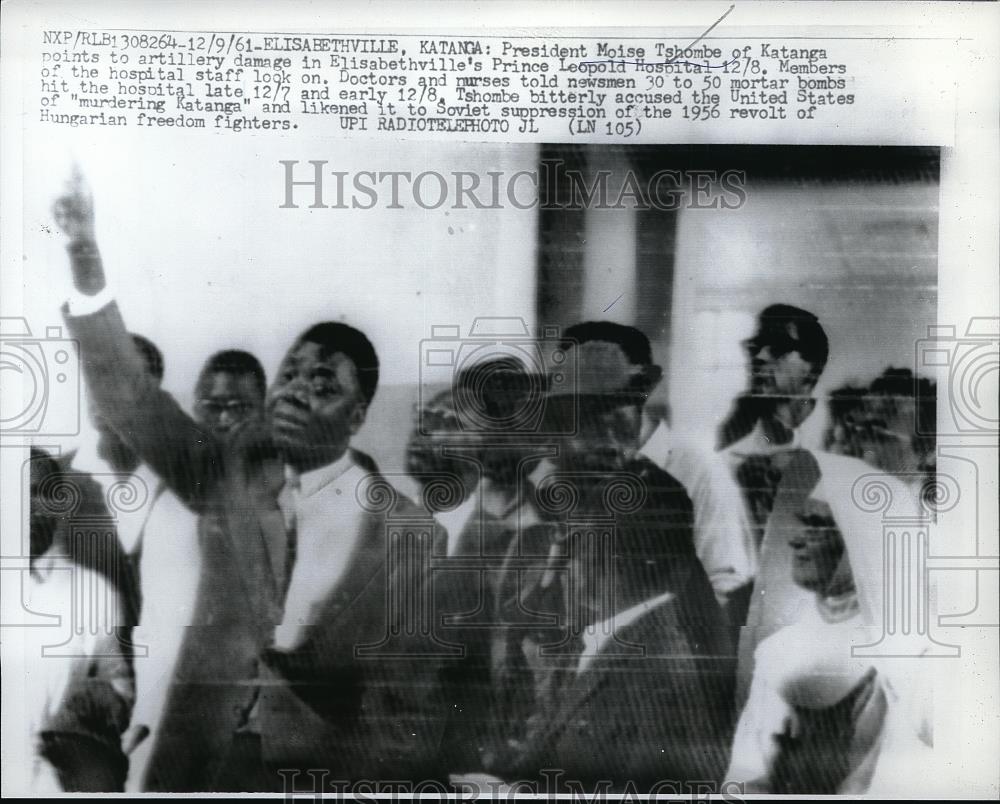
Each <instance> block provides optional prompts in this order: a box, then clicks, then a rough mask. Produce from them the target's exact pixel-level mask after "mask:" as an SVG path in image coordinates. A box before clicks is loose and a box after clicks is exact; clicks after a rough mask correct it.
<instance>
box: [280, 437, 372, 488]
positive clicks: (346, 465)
mask: <svg viewBox="0 0 1000 804" xmlns="http://www.w3.org/2000/svg"><path fill="white" fill-rule="evenodd" d="M355 465H356V464H355V463H354V458H353V457H352V456H351V451H350V449H347V450H344V454H343V455H341V456H340V457H339V458H337V460H335V461H334V462H333V463H328V464H327V465H326V466H321V467H319V468H318V469H310V470H309V471H308V472H303V473H302V474H299V473H298V472H297V471H295V469H293V468H292V467H291V466H289V465H288V464H285V483H286V484H289V485H292V486H297V487H298V489H299V493H300V494H301V496H303V497H311V496H312V495H314V494H316V493H317V492H318V491H320V490H322V489H323V488H325V487H326V486H328V485H330V484H331V483H332V482H333V481H334V480H336V479H337V478H339V477H340V476H341V475H343V474H344V473H345V472H346V471H347V470H348V469H351V468H352V467H354V466H355Z"/></svg>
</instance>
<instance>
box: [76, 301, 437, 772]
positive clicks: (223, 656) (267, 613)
mask: <svg viewBox="0 0 1000 804" xmlns="http://www.w3.org/2000/svg"><path fill="white" fill-rule="evenodd" d="M67 323H68V325H69V328H70V329H71V330H72V332H73V337H74V338H76V339H77V340H78V341H79V344H80V351H81V357H82V362H83V368H84V377H85V379H86V381H87V385H88V389H89V391H90V393H91V394H92V395H93V397H94V400H95V402H96V404H97V405H98V406H99V408H100V410H101V411H102V413H103V415H104V416H105V417H106V418H107V420H108V421H109V422H110V423H111V424H112V426H113V427H114V428H115V429H116V430H117V431H118V432H119V433H120V434H121V435H122V437H123V438H124V439H125V440H126V442H127V443H128V444H129V446H131V447H132V449H134V450H135V452H136V453H137V454H138V455H139V456H140V457H141V459H142V460H143V461H145V462H146V463H147V464H148V465H149V466H150V467H151V468H152V469H153V470H154V471H155V472H156V473H157V474H158V475H159V476H160V477H161V478H162V479H163V481H164V482H165V484H166V486H167V487H168V488H169V489H171V490H172V491H173V492H174V493H175V494H176V495H177V496H178V497H179V498H180V499H181V500H183V501H184V502H185V504H187V505H188V506H190V507H191V508H192V509H193V510H195V511H196V512H198V513H199V514H200V515H201V517H200V522H199V540H200V548H201V553H202V555H201V561H202V576H201V580H200V584H199V591H198V601H197V606H196V611H197V619H196V621H195V622H194V623H193V624H192V627H191V628H190V629H189V631H188V634H187V637H186V639H185V642H184V645H183V647H182V649H181V654H180V657H179V659H178V664H177V668H176V671H175V677H174V682H173V686H172V690H171V693H170V695H169V698H168V701H167V705H166V711H165V712H164V716H163V720H162V725H161V734H160V739H159V740H158V742H157V744H156V746H155V747H154V751H153V756H152V758H151V760H150V765H149V770H148V773H147V784H146V786H147V789H150V790H173V791H195V790H207V789H210V787H211V785H212V780H213V778H214V775H215V773H216V770H217V768H218V766H219V764H220V762H221V759H222V757H223V756H224V754H225V752H226V750H227V749H228V747H229V746H230V745H231V743H232V739H233V734H234V731H235V730H236V729H237V728H238V727H239V726H240V724H241V723H242V722H243V721H244V720H245V716H246V713H247V711H248V710H249V709H250V704H251V702H252V696H253V694H254V693H253V690H254V689H255V688H258V687H259V689H260V696H259V702H258V706H257V715H258V725H259V731H260V734H261V745H262V753H263V760H264V762H265V764H266V766H267V767H269V768H271V769H273V770H274V771H275V773H276V770H277V769H279V768H288V769H302V770H306V769H327V770H329V771H330V777H329V778H330V779H343V780H350V779H361V778H369V779H379V778H392V779H401V778H402V779H425V778H428V777H429V776H435V775H440V772H439V771H438V769H437V768H436V767H434V764H433V760H434V757H433V751H434V748H435V746H436V744H437V731H438V726H439V721H440V711H439V710H438V709H437V708H436V700H435V699H434V697H433V696H434V691H435V689H436V686H435V684H436V674H437V654H436V652H435V646H434V644H433V641H432V640H429V639H428V635H427V630H426V629H423V630H421V629H420V628H407V627H406V623H405V622H403V620H405V618H406V617H407V616H410V615H413V614H414V611H415V610H416V609H417V607H413V606H411V607H410V608H409V609H405V610H403V612H402V614H400V615H399V617H401V618H402V620H400V619H399V618H397V617H396V614H398V612H397V613H393V612H390V611H389V609H388V606H389V600H390V599H394V600H401V599H402V598H401V597H400V594H399V590H400V589H403V590H405V591H406V593H407V594H411V593H412V594H415V595H417V596H418V597H417V598H409V600H414V599H423V598H420V597H419V596H420V595H423V594H424V592H423V590H425V589H426V578H425V575H424V569H425V565H426V562H422V561H419V560H412V559H413V558H414V555H413V553H414V551H415V552H416V553H420V554H422V553H423V552H424V551H425V550H426V551H428V554H429V549H430V547H429V543H430V540H431V539H432V534H433V530H434V527H433V520H432V519H431V518H430V516H429V514H427V513H426V512H425V511H423V510H422V509H418V508H417V507H416V506H414V505H413V504H412V503H411V502H410V501H409V500H406V499H405V498H404V497H402V496H401V495H398V494H395V493H394V492H392V491H391V487H390V486H389V485H388V483H387V482H385V481H384V479H381V478H376V480H375V482H376V483H377V484H379V486H380V487H381V488H383V489H384V490H386V491H387V493H388V494H387V496H386V497H384V498H383V499H382V500H381V501H379V500H375V499H374V496H373V499H372V500H371V501H370V502H371V505H370V507H369V509H368V510H367V511H366V512H365V513H364V514H363V516H362V525H361V532H360V534H359V535H358V541H357V546H356V549H355V552H354V554H353V556H352V558H351V559H350V564H349V567H348V569H347V571H346V572H345V573H344V575H343V580H342V581H341V582H340V584H339V585H338V587H337V588H336V589H335V590H334V591H333V593H332V594H331V595H330V596H329V598H328V599H327V600H326V601H325V603H324V606H325V609H324V612H323V615H322V616H320V617H319V618H317V621H316V624H315V625H313V626H311V627H309V629H308V635H307V638H306V639H305V642H304V644H303V645H302V646H301V647H300V648H299V649H297V650H295V651H294V652H291V653H286V652H276V651H273V650H271V649H270V648H269V644H270V642H271V639H272V634H273V630H274V627H275V625H276V624H278V623H279V622H280V621H281V616H282V604H281V602H280V598H279V593H278V588H277V587H278V584H277V583H276V579H275V578H274V577H273V575H272V572H271V569H270V565H269V562H268V548H267V544H266V536H265V534H266V532H267V531H266V529H267V528H269V527H272V528H273V527H274V524H273V522H274V517H273V511H274V505H275V502H274V499H273V490H271V492H269V491H268V489H267V488H266V487H265V486H266V484H265V482H264V480H263V477H262V473H261V472H259V471H257V469H259V468H260V467H259V466H257V465H256V464H255V458H254V457H253V456H254V450H253V449H252V448H251V445H250V444H249V441H240V442H239V443H236V444H230V445H226V446H223V445H222V444H220V443H219V442H217V441H216V440H215V439H213V437H212V436H211V435H210V434H209V433H208V432H206V431H203V430H202V429H200V428H199V427H198V425H197V424H196V423H195V422H194V421H193V420H192V419H191V418H190V417H189V416H187V414H185V413H184V412H183V411H182V410H181V408H180V407H179V406H178V405H177V403H176V402H175V401H174V400H173V398H172V397H170V396H169V395H168V394H166V393H165V392H163V391H161V390H160V389H158V388H157V387H156V386H155V384H154V383H153V382H152V381H151V380H150V378H149V377H148V376H147V372H146V371H145V369H144V365H143V363H142V360H141V358H140V356H139V355H138V353H137V352H136V351H135V348H134V346H133V345H132V341H131V339H130V338H129V336H128V334H127V332H126V329H125V326H124V324H123V322H122V319H121V316H120V313H119V311H118V308H117V305H115V304H110V305H108V306H107V307H105V308H104V309H102V310H100V311H98V312H97V313H94V314H93V315H88V316H81V317H76V318H73V317H67ZM331 526H333V527H335V526H336V523H331ZM390 531H393V532H398V531H402V532H403V533H404V538H409V539H411V541H410V542H409V543H410V544H411V547H413V546H414V545H415V547H414V551H411V552H410V553H409V554H408V558H409V560H402V561H397V562H395V563H394V564H393V565H392V566H389V563H390V562H389V559H388V556H389V543H390V541H391V540H394V539H395V538H396V537H395V536H394V535H391V534H390ZM405 533H409V534H411V535H410V536H409V537H406V536H405ZM413 539H415V540H416V541H413ZM393 543H395V542H393ZM390 587H392V588H394V589H396V590H397V594H396V595H395V596H392V595H390V594H389V589H390ZM403 605H404V606H405V605H406V603H404V604H403ZM420 611H422V609H420ZM391 619H392V623H391V624H392V625H394V626H396V625H398V626H401V630H399V633H397V634H396V638H395V639H393V640H391V641H389V642H388V643H386V644H383V645H382V646H381V647H380V648H378V649H374V650H369V651H368V652H367V653H366V652H365V651H364V650H362V647H363V646H373V645H378V644H379V643H380V642H384V641H385V638H386V636H387V634H388V633H389V626H390V620H391ZM387 654H393V656H391V657H390V656H388V655H387ZM416 654H420V655H419V656H417V655H416ZM278 789H280V785H278Z"/></svg>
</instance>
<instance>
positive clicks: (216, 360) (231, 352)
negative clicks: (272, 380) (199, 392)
mask: <svg viewBox="0 0 1000 804" xmlns="http://www.w3.org/2000/svg"><path fill="white" fill-rule="evenodd" d="M218 373H224V374H249V375H250V376H252V377H253V378H254V382H255V384H256V385H257V390H259V391H260V392H261V394H262V395H263V394H264V393H265V392H266V391H267V376H266V375H265V374H264V367H263V366H262V365H261V364H260V361H259V360H258V359H257V358H256V357H254V356H253V355H252V354H250V353H249V352H244V351H243V350H242V349H225V350H224V351H221V352H216V353H215V354H214V355H212V356H211V357H210V358H208V360H206V361H205V366H204V368H202V370H201V374H200V375H199V380H201V379H202V378H204V377H207V376H208V375H209V374H218Z"/></svg>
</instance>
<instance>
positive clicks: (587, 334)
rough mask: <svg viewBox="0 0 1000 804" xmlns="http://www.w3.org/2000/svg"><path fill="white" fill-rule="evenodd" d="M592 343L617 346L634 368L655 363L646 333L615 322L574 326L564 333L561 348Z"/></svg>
mask: <svg viewBox="0 0 1000 804" xmlns="http://www.w3.org/2000/svg"><path fill="white" fill-rule="evenodd" d="M590 341H603V342H605V343H614V344H617V345H618V346H620V347H621V349H622V351H623V352H624V353H625V357H626V358H628V362H629V363H631V364H632V365H633V366H646V365H649V364H650V363H652V362H653V348H652V346H650V344H649V338H647V337H646V335H645V333H644V332H642V330H639V329H636V328H635V327H629V326H626V325H625V324H616V323H614V322H613V321H584V322H582V323H580V324H574V325H573V326H571V327H569V328H568V329H567V330H566V331H565V332H563V335H562V341H560V343H559V348H560V349H561V350H566V349H569V348H570V347H571V346H573V345H574V344H577V343H589V342H590Z"/></svg>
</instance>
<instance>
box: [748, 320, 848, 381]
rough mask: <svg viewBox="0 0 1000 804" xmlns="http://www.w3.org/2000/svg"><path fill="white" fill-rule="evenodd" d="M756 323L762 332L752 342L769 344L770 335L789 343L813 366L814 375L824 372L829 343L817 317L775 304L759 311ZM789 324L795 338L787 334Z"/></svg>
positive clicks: (828, 357)
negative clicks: (792, 327)
mask: <svg viewBox="0 0 1000 804" xmlns="http://www.w3.org/2000/svg"><path fill="white" fill-rule="evenodd" d="M757 324H758V328H759V331H758V333H757V335H756V336H755V337H754V338H753V340H754V341H755V342H757V343H758V345H760V346H766V345H768V344H769V343H770V341H769V339H768V338H769V336H771V337H774V338H775V339H777V340H789V346H790V347H791V350H792V351H796V352H798V353H799V355H800V356H801V357H802V359H803V360H805V361H806V362H807V363H809V365H810V366H812V373H813V376H815V377H819V375H820V374H822V373H823V369H824V368H826V363H827V360H829V359H830V341H829V339H828V338H827V336H826V331H825V330H824V329H823V325H822V324H820V323H819V318H817V317H816V316H815V315H813V314H812V313H810V312H809V311H808V310H803V309H802V308H800V307H793V306H792V305H790V304H772V305H770V306H768V307H765V308H764V309H763V310H761V311H760V315H758V316H757ZM789 325H791V326H794V328H795V332H796V335H794V336H792V335H789V334H788V327H789Z"/></svg>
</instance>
